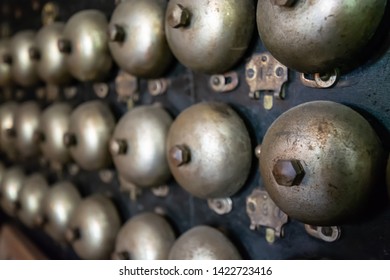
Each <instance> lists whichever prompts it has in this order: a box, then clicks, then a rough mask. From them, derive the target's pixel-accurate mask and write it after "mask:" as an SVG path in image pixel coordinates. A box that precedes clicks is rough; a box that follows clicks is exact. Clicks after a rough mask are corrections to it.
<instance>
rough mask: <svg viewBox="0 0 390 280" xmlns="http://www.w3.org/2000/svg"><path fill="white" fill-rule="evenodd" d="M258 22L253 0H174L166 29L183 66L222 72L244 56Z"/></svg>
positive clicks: (169, 5)
mask: <svg viewBox="0 0 390 280" xmlns="http://www.w3.org/2000/svg"><path fill="white" fill-rule="evenodd" d="M254 22H255V6H254V3H253V0H240V1H236V0H197V1H192V0H171V1H169V3H168V9H167V12H166V25H165V30H166V34H167V39H168V44H169V46H170V47H171V50H172V52H173V54H174V55H175V56H176V58H177V59H178V60H179V61H180V62H181V63H182V64H183V65H185V66H187V67H188V68H190V69H192V70H195V71H198V72H206V73H209V74H222V73H225V72H226V71H228V70H230V68H231V67H233V66H234V65H235V64H237V62H238V61H239V60H240V59H241V58H242V56H243V55H244V53H245V51H246V49H247V48H248V46H249V43H250V40H251V38H252V34H253V26H254Z"/></svg>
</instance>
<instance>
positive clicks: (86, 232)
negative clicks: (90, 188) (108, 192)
mask: <svg viewBox="0 0 390 280" xmlns="http://www.w3.org/2000/svg"><path fill="white" fill-rule="evenodd" d="M120 225H121V221H120V217H119V214H118V212H117V210H116V208H115V205H114V204H113V203H112V202H111V201H110V200H109V199H108V198H106V197H105V196H103V195H101V194H94V195H92V196H90V197H88V198H86V199H85V200H83V201H82V202H81V203H80V205H79V206H78V207H77V210H76V211H75V213H74V214H73V215H72V218H71V221H70V223H69V226H68V229H67V232H66V238H67V241H68V242H69V243H70V244H71V245H72V247H73V249H74V250H75V251H76V253H77V254H78V255H79V256H80V258H82V259H89V260H91V259H92V260H95V259H108V258H109V257H110V254H111V253H112V252H113V251H114V248H115V238H116V236H117V234H118V232H119V229H120Z"/></svg>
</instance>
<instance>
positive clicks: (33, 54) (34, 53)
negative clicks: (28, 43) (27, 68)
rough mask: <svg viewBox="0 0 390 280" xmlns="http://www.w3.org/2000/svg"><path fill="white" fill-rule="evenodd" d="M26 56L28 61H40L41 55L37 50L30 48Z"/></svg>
mask: <svg viewBox="0 0 390 280" xmlns="http://www.w3.org/2000/svg"><path fill="white" fill-rule="evenodd" d="M28 54H29V56H30V59H32V60H40V59H41V53H40V51H39V50H38V49H37V48H34V47H32V48H30V49H29V50H28Z"/></svg>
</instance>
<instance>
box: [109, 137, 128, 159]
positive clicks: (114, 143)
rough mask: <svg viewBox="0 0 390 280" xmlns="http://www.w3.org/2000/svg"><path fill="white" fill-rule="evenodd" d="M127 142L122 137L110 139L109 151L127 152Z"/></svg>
mask: <svg viewBox="0 0 390 280" xmlns="http://www.w3.org/2000/svg"><path fill="white" fill-rule="evenodd" d="M127 147H128V145H127V142H126V140H123V139H112V140H111V142H110V151H111V153H112V154H113V155H116V156H118V155H124V154H126V153H127Z"/></svg>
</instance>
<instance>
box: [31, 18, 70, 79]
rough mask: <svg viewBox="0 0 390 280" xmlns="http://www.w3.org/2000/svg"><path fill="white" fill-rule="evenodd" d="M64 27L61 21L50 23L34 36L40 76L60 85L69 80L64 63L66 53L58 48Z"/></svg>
mask: <svg viewBox="0 0 390 280" xmlns="http://www.w3.org/2000/svg"><path fill="white" fill-rule="evenodd" d="M64 27H65V24H64V23H62V22H53V23H50V24H49V25H47V26H44V27H42V28H41V30H39V32H38V33H37V35H36V38H35V44H36V52H37V57H36V60H37V71H38V74H39V76H40V78H41V79H42V80H43V81H45V82H46V83H48V84H53V85H58V84H60V85H61V84H66V83H68V82H70V80H71V76H70V73H69V71H68V69H67V66H66V63H65V58H66V54H64V53H61V52H60V51H59V49H58V41H59V40H60V39H61V38H62V33H63V31H64ZM31 50H34V48H33V49H31ZM31 54H32V53H31Z"/></svg>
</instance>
